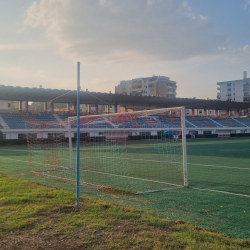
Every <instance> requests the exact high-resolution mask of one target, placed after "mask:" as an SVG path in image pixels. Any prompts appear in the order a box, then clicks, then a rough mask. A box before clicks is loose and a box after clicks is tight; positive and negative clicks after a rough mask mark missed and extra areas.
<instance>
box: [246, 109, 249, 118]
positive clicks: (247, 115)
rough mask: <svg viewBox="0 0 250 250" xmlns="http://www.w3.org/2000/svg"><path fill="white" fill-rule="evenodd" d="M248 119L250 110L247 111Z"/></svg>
mask: <svg viewBox="0 0 250 250" xmlns="http://www.w3.org/2000/svg"><path fill="white" fill-rule="evenodd" d="M246 117H249V109H248V110H247V113H246Z"/></svg>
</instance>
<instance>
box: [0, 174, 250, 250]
mask: <svg viewBox="0 0 250 250" xmlns="http://www.w3.org/2000/svg"><path fill="white" fill-rule="evenodd" d="M0 193H1V198H0V249H250V241H249V240H239V239H231V238H229V237H227V236H225V235H223V234H221V233H216V232H213V231H211V230H206V229H203V228H200V227H195V226H193V225H191V224H190V223H187V222H183V221H171V220H169V219H167V218H162V217H160V216H157V215H155V214H153V213H152V212H151V213H146V212H142V211H141V210H137V209H134V208H131V207H125V206H119V205H116V204H114V203H112V202H110V201H107V200H103V199H96V198H95V199H94V198H92V197H88V196H84V197H83V198H82V199H81V208H80V209H79V210H78V209H76V208H75V206H72V204H74V203H75V195H74V194H73V193H72V192H69V191H66V190H61V189H56V188H50V187H45V186H42V185H38V184H37V183H35V182H31V181H26V180H21V179H17V178H13V177H8V176H5V175H3V174H0Z"/></svg>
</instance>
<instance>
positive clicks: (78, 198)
mask: <svg viewBox="0 0 250 250" xmlns="http://www.w3.org/2000/svg"><path fill="white" fill-rule="evenodd" d="M80 89H81V88H80V62H77V150H76V154H77V158H76V200H77V204H76V207H77V208H80Z"/></svg>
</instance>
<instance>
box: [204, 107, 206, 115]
mask: <svg viewBox="0 0 250 250" xmlns="http://www.w3.org/2000/svg"><path fill="white" fill-rule="evenodd" d="M204 116H207V109H206V108H205V109H204Z"/></svg>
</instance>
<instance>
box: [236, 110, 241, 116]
mask: <svg viewBox="0 0 250 250" xmlns="http://www.w3.org/2000/svg"><path fill="white" fill-rule="evenodd" d="M236 116H237V117H240V110H239V109H237V113H236Z"/></svg>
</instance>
